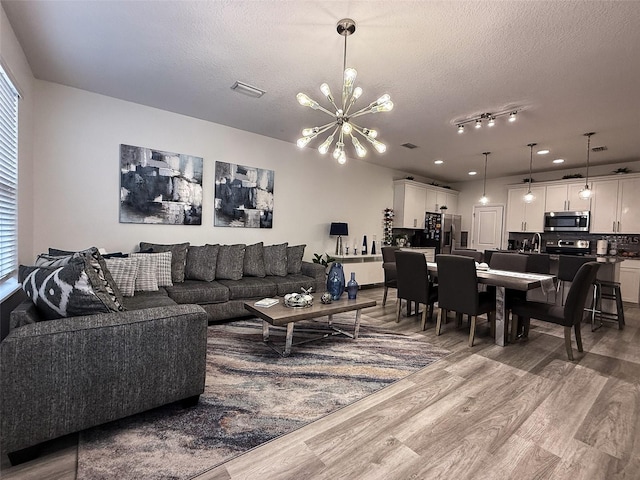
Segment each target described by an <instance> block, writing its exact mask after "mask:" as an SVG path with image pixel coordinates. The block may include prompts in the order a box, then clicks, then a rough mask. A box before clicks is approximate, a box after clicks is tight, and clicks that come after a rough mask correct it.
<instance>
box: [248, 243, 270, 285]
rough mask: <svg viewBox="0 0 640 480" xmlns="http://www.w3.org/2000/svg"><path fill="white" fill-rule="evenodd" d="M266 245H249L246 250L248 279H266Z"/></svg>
mask: <svg viewBox="0 0 640 480" xmlns="http://www.w3.org/2000/svg"><path fill="white" fill-rule="evenodd" d="M263 251H264V245H263V244H262V242H260V243H256V244H254V245H247V246H246V248H245V250H244V271H243V275H244V276H246V277H264V276H265V275H266V273H265V270H264V252H263Z"/></svg>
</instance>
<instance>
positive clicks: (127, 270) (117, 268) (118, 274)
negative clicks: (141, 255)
mask: <svg viewBox="0 0 640 480" xmlns="http://www.w3.org/2000/svg"><path fill="white" fill-rule="evenodd" d="M105 263H106V264H107V268H108V269H109V272H110V273H111V276H112V277H113V280H114V281H115V282H116V285H118V288H119V289H120V291H121V292H122V295H123V296H125V297H133V294H134V292H135V289H136V273H137V271H138V259H137V258H135V257H122V258H121V257H114V258H106V259H105Z"/></svg>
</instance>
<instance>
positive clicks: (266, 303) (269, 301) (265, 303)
mask: <svg viewBox="0 0 640 480" xmlns="http://www.w3.org/2000/svg"><path fill="white" fill-rule="evenodd" d="M278 303H280V300H278V299H277V298H263V299H262V300H258V301H257V302H256V303H254V305H255V306H256V307H264V308H268V307H272V306H274V305H277V304H278Z"/></svg>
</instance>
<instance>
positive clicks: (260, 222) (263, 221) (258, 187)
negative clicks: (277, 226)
mask: <svg viewBox="0 0 640 480" xmlns="http://www.w3.org/2000/svg"><path fill="white" fill-rule="evenodd" d="M273 178H274V171H273V170H266V169H264V168H255V167H246V166H244V165H236V164H235V163H225V162H216V174H215V199H214V214H213V215H214V219H213V224H214V226H216V227H250V228H271V227H272V225H273Z"/></svg>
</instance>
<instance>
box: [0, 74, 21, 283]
mask: <svg viewBox="0 0 640 480" xmlns="http://www.w3.org/2000/svg"><path fill="white" fill-rule="evenodd" d="M17 264H18V92H17V90H16V88H15V87H14V86H13V83H11V80H10V79H9V77H8V76H7V74H6V73H5V71H4V69H2V67H1V66H0V282H1V281H3V280H5V279H6V278H7V277H9V276H11V275H13V274H14V273H15V272H16V269H17Z"/></svg>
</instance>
